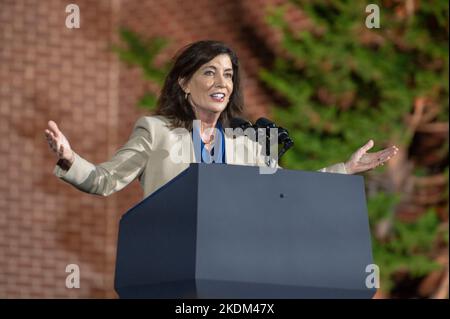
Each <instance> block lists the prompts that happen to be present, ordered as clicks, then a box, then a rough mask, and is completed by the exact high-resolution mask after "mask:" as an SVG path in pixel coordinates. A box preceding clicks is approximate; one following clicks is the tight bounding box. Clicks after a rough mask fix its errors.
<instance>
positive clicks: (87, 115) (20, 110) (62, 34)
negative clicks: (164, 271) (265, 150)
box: [0, 0, 295, 298]
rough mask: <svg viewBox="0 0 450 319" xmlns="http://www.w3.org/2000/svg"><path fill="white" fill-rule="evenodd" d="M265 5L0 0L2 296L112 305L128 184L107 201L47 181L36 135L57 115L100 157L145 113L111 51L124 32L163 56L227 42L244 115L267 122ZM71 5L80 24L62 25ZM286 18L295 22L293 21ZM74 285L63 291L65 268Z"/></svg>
mask: <svg viewBox="0 0 450 319" xmlns="http://www.w3.org/2000/svg"><path fill="white" fill-rule="evenodd" d="M276 2H279V1H265V0H244V1H239V0H218V1H211V0H198V1H181V0H165V1H160V0H128V1H122V0H111V1H108V0H100V1H88V0H72V1H65V0H45V1H35V0H28V1H25V0H1V1H0V30H1V33H0V41H1V42H0V43H1V45H0V132H1V134H0V176H1V178H0V298H23V297H28V298H55V297H59V298H114V297H116V294H115V292H114V289H113V278H114V266H115V265H114V262H115V250H116V242H117V226H118V221H119V218H120V216H121V215H122V214H123V213H124V212H125V211H126V210H127V209H129V208H130V207H131V206H133V205H134V204H135V203H136V202H138V201H140V199H141V196H142V190H141V189H140V185H139V183H138V182H137V181H134V182H133V183H131V184H130V185H129V186H128V187H126V188H125V189H124V190H122V191H120V192H118V193H115V194H113V195H111V196H109V197H106V198H103V197H100V196H95V195H89V194H85V193H82V192H80V191H78V190H76V189H75V188H73V187H71V186H70V185H68V184H66V183H64V182H62V181H60V180H58V179H57V178H56V177H55V176H54V175H53V174H52V171H53V167H54V165H55V162H56V160H55V157H54V155H53V154H52V153H51V152H50V149H49V147H48V146H47V143H46V140H45V137H44V129H45V128H46V127H47V121H48V120H50V119H51V120H54V121H55V122H56V123H57V124H58V125H59V127H60V129H61V130H62V131H63V132H64V134H65V135H66V136H67V137H68V139H69V141H70V143H71V146H72V147H73V148H74V149H75V150H76V151H77V152H78V153H79V154H80V155H82V156H83V157H84V158H86V159H87V160H89V161H91V162H93V163H101V162H103V161H106V160H107V159H108V158H109V157H110V156H111V155H112V154H113V153H114V151H115V150H116V149H117V148H118V147H119V146H120V145H122V144H123V143H124V142H125V141H126V140H127V138H128V136H129V134H130V133H131V129H132V126H133V124H134V122H135V120H136V119H137V118H138V117H139V116H141V115H144V114H145V112H144V111H142V110H139V109H138V108H137V107H136V101H137V100H138V99H139V97H140V96H141V95H142V93H143V92H144V91H145V90H146V88H147V85H148V84H146V83H145V82H144V81H143V80H142V77H141V74H140V72H139V70H136V69H129V68H127V67H125V66H124V65H123V64H122V63H120V62H119V61H118V60H117V58H116V57H115V56H114V54H112V53H111V52H110V50H109V47H110V45H111V44H112V43H117V42H118V38H117V29H118V27H119V25H125V26H128V27H130V28H131V29H133V30H135V31H137V32H139V33H141V34H145V35H146V36H149V37H150V36H154V35H159V36H166V37H169V38H170V39H171V40H172V42H171V45H170V46H169V47H168V48H167V49H166V50H165V51H164V53H163V56H162V58H163V59H167V58H169V57H171V56H172V55H173V54H174V53H175V51H177V50H178V49H179V48H180V47H182V46H184V45H186V44H188V43H190V42H192V41H196V40H200V39H217V40H222V41H225V42H226V43H229V44H230V45H231V46H232V47H233V48H235V50H236V51H237V53H238V56H239V57H240V60H241V63H242V65H243V71H244V88H245V99H246V107H247V114H248V116H249V117H250V118H252V119H255V118H257V117H258V116H262V115H267V113H268V106H269V105H270V103H271V102H270V96H269V95H268V93H267V92H265V91H264V89H263V88H262V87H261V85H260V83H259V82H258V81H257V80H256V74H257V70H258V68H259V67H261V66H264V65H265V64H266V63H268V62H269V61H270V58H271V56H270V52H271V47H272V46H274V45H275V44H276V40H277V36H276V34H274V33H273V32H272V31H270V29H269V28H268V27H267V26H266V25H265V24H264V12H265V11H264V10H265V8H266V7H267V5H269V4H273V3H276ZM69 3H76V4H77V5H78V6H79V7H80V11H81V28H80V29H67V28H66V27H65V19H66V15H67V14H66V13H65V7H66V5H68V4H69ZM293 19H294V20H295V17H294V18H293ZM72 263H75V264H78V265H79V267H80V270H81V288H80V289H67V288H66V287H65V280H66V276H67V273H66V272H65V267H66V265H68V264H72Z"/></svg>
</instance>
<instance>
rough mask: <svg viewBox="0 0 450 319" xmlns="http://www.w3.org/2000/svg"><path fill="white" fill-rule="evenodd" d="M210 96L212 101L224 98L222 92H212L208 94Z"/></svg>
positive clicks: (221, 100)
mask: <svg viewBox="0 0 450 319" xmlns="http://www.w3.org/2000/svg"><path fill="white" fill-rule="evenodd" d="M210 97H211V99H212V100H213V101H214V102H223V101H224V100H225V94H224V93H213V94H211V95H210Z"/></svg>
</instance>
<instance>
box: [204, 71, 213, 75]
mask: <svg viewBox="0 0 450 319" xmlns="http://www.w3.org/2000/svg"><path fill="white" fill-rule="evenodd" d="M213 74H214V72H213V71H206V72H205V75H213Z"/></svg>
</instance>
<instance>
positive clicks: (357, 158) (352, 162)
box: [345, 140, 398, 174]
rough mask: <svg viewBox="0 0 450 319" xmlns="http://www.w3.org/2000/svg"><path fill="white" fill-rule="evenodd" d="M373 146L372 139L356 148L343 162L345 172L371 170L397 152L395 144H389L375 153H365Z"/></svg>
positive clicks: (353, 172) (352, 172)
mask: <svg viewBox="0 0 450 319" xmlns="http://www.w3.org/2000/svg"><path fill="white" fill-rule="evenodd" d="M372 147H373V140H370V141H369V142H367V143H366V144H365V145H364V146H362V147H361V148H360V149H358V150H357V151H356V152H355V153H353V155H352V156H351V157H350V159H349V160H348V161H347V162H346V163H345V169H346V170H347V174H355V173H360V172H365V171H368V170H371V169H373V168H375V167H377V166H380V165H384V163H385V162H387V161H388V160H389V159H391V157H393V156H394V155H395V154H397V152H398V148H397V146H395V145H394V146H391V147H388V148H385V149H384V150H381V151H378V152H376V153H367V151H368V150H369V149H371V148H372Z"/></svg>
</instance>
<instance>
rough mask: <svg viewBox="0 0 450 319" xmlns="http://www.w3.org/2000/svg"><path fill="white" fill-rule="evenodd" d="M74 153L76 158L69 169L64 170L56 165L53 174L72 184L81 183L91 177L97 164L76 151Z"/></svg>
mask: <svg viewBox="0 0 450 319" xmlns="http://www.w3.org/2000/svg"><path fill="white" fill-rule="evenodd" d="M74 155H75V158H74V161H73V163H72V166H70V168H69V170H64V169H62V168H61V167H60V166H59V165H55V168H54V169H53V174H55V175H56V176H57V177H59V178H61V179H62V180H64V181H66V182H68V183H70V184H74V185H80V184H82V183H83V182H84V181H85V180H86V179H87V178H88V177H89V175H90V173H91V172H92V171H93V170H95V165H93V164H92V163H90V162H88V161H86V160H85V159H84V158H82V157H81V156H79V155H78V154H77V153H76V152H74Z"/></svg>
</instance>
